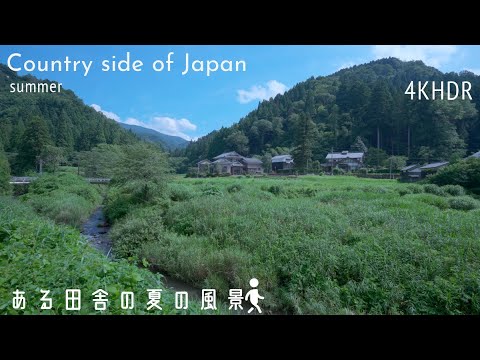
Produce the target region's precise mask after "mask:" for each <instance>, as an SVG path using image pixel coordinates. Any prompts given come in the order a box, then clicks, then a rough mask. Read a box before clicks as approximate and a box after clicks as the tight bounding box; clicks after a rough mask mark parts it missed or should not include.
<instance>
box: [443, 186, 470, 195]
mask: <svg viewBox="0 0 480 360" xmlns="http://www.w3.org/2000/svg"><path fill="white" fill-rule="evenodd" d="M442 190H443V191H445V192H446V193H447V194H450V195H452V196H463V195H465V189H464V188H463V187H461V186H460V185H445V186H442Z"/></svg>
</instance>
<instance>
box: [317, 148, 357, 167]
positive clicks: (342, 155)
mask: <svg viewBox="0 0 480 360" xmlns="http://www.w3.org/2000/svg"><path fill="white" fill-rule="evenodd" d="M364 158H365V154H364V153H363V152H349V151H342V152H332V153H329V154H327V156H326V157H325V159H326V160H327V163H326V164H324V165H323V166H324V167H325V168H326V170H327V171H332V170H333V169H334V168H340V169H343V170H345V171H354V170H357V169H360V168H361V167H363V161H364Z"/></svg>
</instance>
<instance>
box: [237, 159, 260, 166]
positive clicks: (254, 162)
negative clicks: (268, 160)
mask: <svg viewBox="0 0 480 360" xmlns="http://www.w3.org/2000/svg"><path fill="white" fill-rule="evenodd" d="M241 161H242V162H244V163H245V164H247V165H257V164H258V165H261V164H262V161H261V160H258V159H255V158H247V157H244V158H243V159H242V160H241Z"/></svg>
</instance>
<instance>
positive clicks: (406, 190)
mask: <svg viewBox="0 0 480 360" xmlns="http://www.w3.org/2000/svg"><path fill="white" fill-rule="evenodd" d="M398 193H399V194H400V196H405V195H407V194H412V190H411V189H409V188H407V187H403V188H401V189H398Z"/></svg>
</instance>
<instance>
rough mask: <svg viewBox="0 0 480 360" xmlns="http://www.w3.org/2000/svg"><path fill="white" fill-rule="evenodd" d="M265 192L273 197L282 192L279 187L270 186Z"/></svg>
mask: <svg viewBox="0 0 480 360" xmlns="http://www.w3.org/2000/svg"><path fill="white" fill-rule="evenodd" d="M267 191H268V192H270V193H272V194H273V195H280V193H281V192H282V191H283V188H282V187H281V186H279V185H271V186H270V187H269V188H268V189H267Z"/></svg>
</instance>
